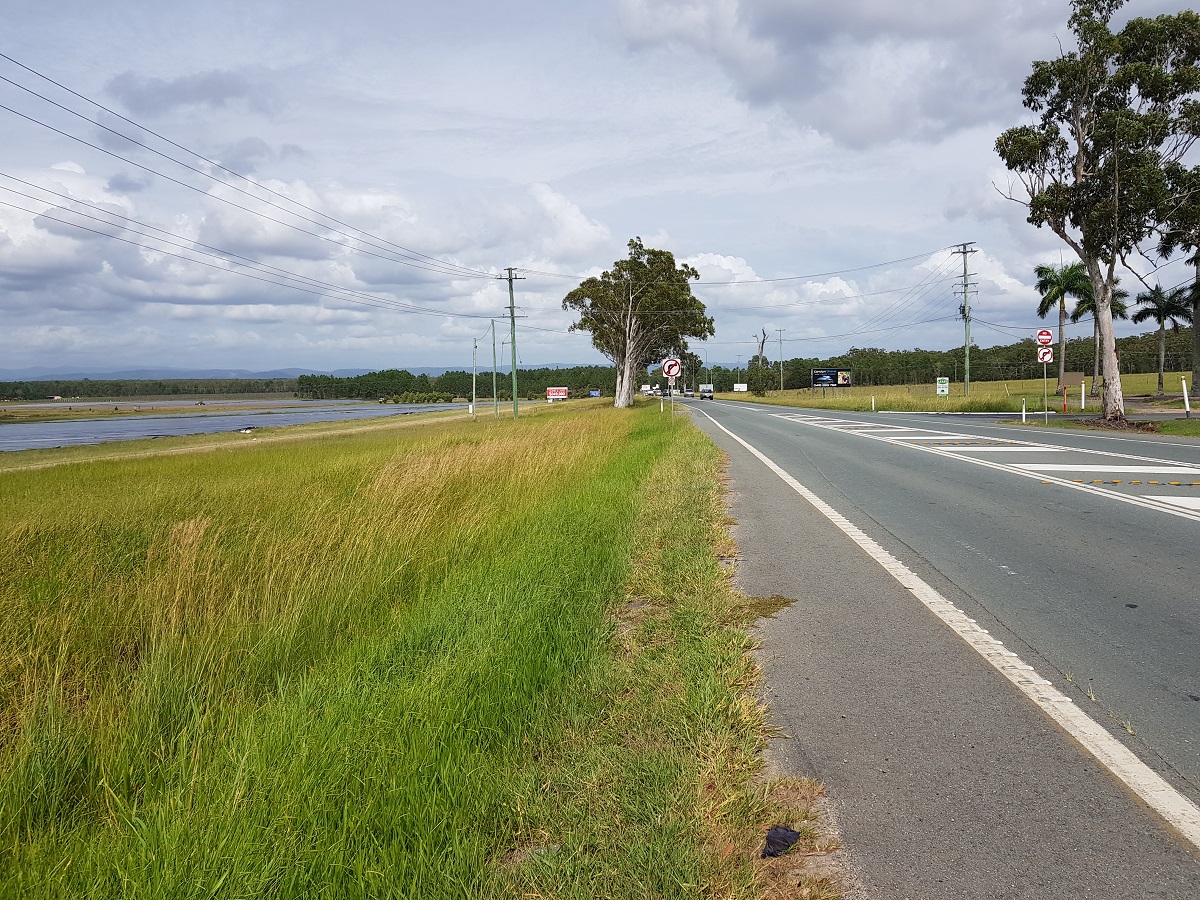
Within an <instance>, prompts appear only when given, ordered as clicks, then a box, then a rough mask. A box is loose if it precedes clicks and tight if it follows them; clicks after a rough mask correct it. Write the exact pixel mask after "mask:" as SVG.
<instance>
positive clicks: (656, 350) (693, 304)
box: [562, 237, 714, 407]
mask: <svg viewBox="0 0 1200 900" xmlns="http://www.w3.org/2000/svg"><path fill="white" fill-rule="evenodd" d="M628 246H629V257H628V258H627V259H619V260H617V261H616V262H614V263H613V265H612V268H611V269H609V270H608V271H606V272H604V273H603V274H601V275H600V276H599V277H593V278H588V279H586V280H585V281H583V282H582V283H581V284H580V285H579V287H577V288H575V290H573V291H571V292H570V293H569V294H567V296H566V297H565V298H563V302H562V306H563V309H572V310H575V311H576V312H577V313H579V321H578V322H575V323H574V324H572V325H571V331H586V332H589V333H590V334H591V336H592V345H593V346H594V347H595V348H596V349H597V350H599V351H600V352H601V353H603V354H604V355H605V356H607V357H608V358H609V359H611V360H612V361H613V365H615V366H616V369H617V387H616V392H615V399H614V400H613V405H614V406H616V407H626V406H632V405H633V396H634V386H635V384H636V375H637V373H638V372H645V371H646V367H647V366H649V365H650V364H651V363H653V362H657V361H658V360H661V359H662V358H663V357H665V356H666V355H667V354H668V353H673V352H685V351H686V350H687V346H688V345H687V339H688V338H697V339H698V340H704V339H705V338H707V337H711V336H712V335H713V333H714V332H713V320H712V319H711V318H710V317H709V316H706V315H705V314H704V312H705V311H704V304H703V303H701V302H700V301H699V300H698V299H697V298H696V297H695V296H693V295H692V286H691V282H692V281H693V280H694V279H696V278H699V277H700V273H699V272H697V271H696V270H695V269H694V268H692V267H691V266H689V265H688V264H687V263H684V264H682V265H679V266H677V265H676V264H675V257H674V255H673V254H671V253H670V252H669V251H667V250H655V249H652V248H650V247H646V246H644V245H643V244H642V239H641V238H640V237H635V238H633V239H632V240H630V241H629V245H628Z"/></svg>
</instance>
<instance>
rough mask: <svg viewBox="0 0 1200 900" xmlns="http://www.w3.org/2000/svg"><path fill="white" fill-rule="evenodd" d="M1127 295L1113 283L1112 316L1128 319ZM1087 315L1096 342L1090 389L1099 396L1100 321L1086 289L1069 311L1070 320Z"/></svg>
mask: <svg viewBox="0 0 1200 900" xmlns="http://www.w3.org/2000/svg"><path fill="white" fill-rule="evenodd" d="M1128 296H1129V291H1126V290H1122V289H1121V288H1119V287H1117V286H1116V282H1114V285H1113V295H1112V317H1113V319H1114V321H1115V320H1116V319H1128V318H1129V307H1127V306H1126V305H1125V299H1126V298H1127V297H1128ZM1087 316H1091V317H1092V336H1093V340H1094V341H1095V344H1096V356H1095V359H1094V361H1093V362H1092V390H1091V396H1093V397H1099V396H1100V323H1099V322H1097V321H1096V303H1095V299H1094V298H1093V296H1092V293H1091V291H1088V294H1087V296H1086V297H1080V298H1079V302H1078V303H1076V304H1075V309H1074V311H1073V312H1072V313H1071V322H1072V323H1074V322H1078V321H1079V320H1080V319H1083V318H1085V317H1087Z"/></svg>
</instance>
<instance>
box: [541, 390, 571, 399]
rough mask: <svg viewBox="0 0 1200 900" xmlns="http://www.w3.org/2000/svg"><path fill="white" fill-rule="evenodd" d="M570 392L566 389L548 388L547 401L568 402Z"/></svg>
mask: <svg viewBox="0 0 1200 900" xmlns="http://www.w3.org/2000/svg"><path fill="white" fill-rule="evenodd" d="M569 393H570V391H569V390H568V389H567V388H565V387H548V388H546V399H547V400H566V399H567V395H568V394H569Z"/></svg>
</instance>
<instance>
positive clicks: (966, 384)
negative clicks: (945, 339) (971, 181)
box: [954, 241, 979, 397]
mask: <svg viewBox="0 0 1200 900" xmlns="http://www.w3.org/2000/svg"><path fill="white" fill-rule="evenodd" d="M974 243H975V242H974V241H967V242H966V243H965V244H959V245H958V249H957V250H955V251H954V252H955V253H961V254H962V258H963V280H962V295H963V302H962V306H961V307H960V308H959V311H960V312H961V313H962V317H963V329H964V332H963V396H964V397H969V396H971V282H970V281H968V280H967V279H968V278H969V277H970V275H969V274H968V273H967V257H968V256H970V255H971V254H972V253H978V252H979V251H978V250H972V249H970V248H971V246H972V245H973V244H974Z"/></svg>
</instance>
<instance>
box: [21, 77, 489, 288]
mask: <svg viewBox="0 0 1200 900" xmlns="http://www.w3.org/2000/svg"><path fill="white" fill-rule="evenodd" d="M0 58H2V59H6V60H8V61H9V62H10V63H12V64H13V65H15V66H19V67H20V68H22V69H24V70H25V71H27V72H30V73H31V74H33V75H36V76H37V77H38V78H41V79H43V80H45V81H47V82H49V83H50V84H53V85H54V86H55V87H58V88H60V89H61V90H64V91H66V92H67V93H69V94H71V95H72V96H75V97H78V98H79V99H80V100H83V101H84V102H85V103H89V104H91V105H92V106H94V107H96V108H97V109H100V110H103V111H104V112H106V113H108V114H109V115H112V116H115V117H116V118H118V119H120V120H121V121H123V122H126V123H128V124H129V125H132V126H133V127H134V128H137V129H139V130H140V131H144V132H146V133H147V134H151V135H153V136H154V137H156V138H158V139H159V140H161V141H163V142H165V143H167V144H169V145H170V146H172V147H175V148H177V149H179V150H182V151H183V152H185V153H187V154H189V155H190V156H193V157H195V158H196V159H199V160H201V161H202V162H204V163H207V164H208V165H211V166H213V167H215V168H217V169H219V170H221V171H222V172H225V173H227V174H229V175H232V176H234V177H235V178H239V179H241V180H242V181H244V182H246V183H247V184H251V185H253V186H254V187H255V188H257V189H259V190H262V191H266V192H267V193H269V194H272V195H273V196H276V197H279V198H280V199H281V200H285V201H286V202H288V203H290V204H292V205H293V206H296V207H299V208H300V209H303V210H306V211H308V212H311V213H313V214H314V215H318V216H321V217H322V218H323V219H326V220H327V221H329V222H334V223H336V224H337V225H340V226H343V227H345V228H349V229H351V230H352V231H354V232H357V233H358V234H360V235H364V236H366V237H367V238H370V239H371V240H372V241H376V242H378V243H377V244H374V245H372V246H376V247H377V249H382V250H386V249H387V247H394V248H396V251H399V252H400V253H403V254H406V255H408V256H409V258H410V259H414V260H417V261H421V260H424V261H427V262H428V263H433V264H436V265H437V266H440V267H442V268H444V269H446V270H447V271H446V272H445V273H444V274H451V272H457V273H461V276H460V277H475V278H494V277H496V276H495V275H494V274H493V273H490V272H483V271H481V270H478V269H473V268H470V267H468V266H462V265H459V264H458V263H451V262H447V261H445V260H443V259H440V258H438V257H436V256H430V255H429V254H426V253H421V252H420V251H418V250H413V249H411V248H409V247H404V246H402V245H400V244H397V243H395V242H393V241H389V240H387V239H386V238H381V237H378V236H377V235H374V234H371V233H370V232H368V231H365V230H363V229H361V228H358V227H356V226H354V225H351V224H349V223H348V222H344V221H342V220H341V219H338V218H337V217H335V216H331V215H329V214H328V213H324V212H321V211H320V210H317V209H314V208H313V207H311V206H308V205H306V204H304V203H301V202H300V201H298V200H294V199H293V198H291V197H289V196H287V195H286V194H283V193H280V192H279V191H276V190H274V189H272V188H270V187H267V186H266V185H264V184H261V183H259V182H257V181H254V180H253V179H251V178H248V177H247V176H245V175H242V174H241V173H240V172H236V171H234V170H233V169H230V168H227V167H226V166H224V165H222V164H221V163H219V162H217V161H215V160H212V159H209V158H208V157H206V156H204V155H203V154H201V153H198V152H196V151H195V150H192V149H190V148H188V147H185V146H183V145H182V144H179V143H177V142H175V141H173V140H171V139H170V138H168V137H165V136H164V135H161V134H159V133H158V132H156V131H154V130H152V129H150V128H147V127H145V126H144V125H141V124H139V123H137V122H135V121H133V120H132V119H130V118H128V117H126V116H123V115H121V114H120V113H118V112H116V111H115V110H112V109H109V108H108V107H107V106H104V105H103V104H101V103H98V102H96V101H95V100H92V99H91V98H89V97H86V96H84V95H83V94H80V93H79V92H78V91H74V90H72V89H71V88H69V87H67V86H66V85H63V84H60V83H59V82H57V81H55V80H54V79H53V78H50V77H49V76H48V75H44V74H42V73H41V72H39V71H37V70H36V69H33V68H31V67H29V66H27V65H25V64H24V63H21V62H18V61H17V60H15V59H13V58H12V57H11V56H8V55H6V54H4V53H0ZM0 80H3V81H5V82H7V83H8V84H11V85H13V86H14V87H16V88H19V89H20V90H23V91H25V92H26V93H29V94H31V95H33V96H35V97H38V98H39V99H41V100H44V101H45V102H46V103H49V104H51V105H52V106H55V107H57V108H58V109H61V110H63V111H64V112H67V113H69V114H71V115H73V116H76V117H77V118H80V119H82V120H83V121H85V122H87V123H88V124H89V125H95V126H97V127H99V128H103V129H104V130H105V131H107V132H109V133H110V134H113V135H116V136H117V137H119V138H121V139H122V140H126V141H129V142H130V143H132V144H135V145H137V146H139V147H142V148H143V149H145V150H148V151H150V152H151V153H153V154H155V155H156V156H160V157H162V158H163V159H165V160H168V161H169V162H173V163H175V164H176V165H178V166H182V167H183V168H185V169H188V170H189V171H191V172H195V173H196V174H198V175H201V176H203V177H205V178H208V179H210V180H212V181H215V182H217V183H218V184H222V185H225V186H226V187H229V188H231V189H232V190H235V191H238V193H241V194H244V195H245V196H247V197H250V198H251V199H254V200H257V201H259V202H260V203H266V204H267V205H269V206H273V207H275V208H276V209H279V210H281V211H282V212H287V213H288V214H289V215H295V216H298V217H299V218H300V219H302V220H304V221H306V222H310V223H312V224H314V225H319V226H321V227H323V228H328V227H329V226H328V225H327V224H326V223H325V222H319V221H316V220H314V219H310V218H308V217H307V216H302V215H299V214H298V213H296V212H294V211H293V210H289V209H286V208H285V207H283V206H280V205H279V204H277V203H274V202H272V201H270V200H267V199H266V198H263V197H259V196H257V195H255V194H252V193H250V192H248V191H245V190H242V189H241V188H238V187H235V186H234V185H231V184H229V183H228V182H226V181H222V180H221V179H219V178H217V177H216V176H214V175H213V174H212V173H210V172H205V171H204V170H203V169H198V168H196V167H195V166H191V165H189V164H187V163H185V162H183V161H181V160H178V159H175V158H174V157H172V156H168V155H167V154H165V153H163V152H161V151H160V150H156V149H155V148H153V147H151V146H149V145H147V144H145V143H143V142H141V141H138V140H135V139H134V138H131V137H129V135H126V134H122V133H121V132H119V131H116V130H115V129H112V128H109V127H108V126H107V125H104V124H103V123H101V122H97V121H94V120H92V119H89V118H88V117H87V116H84V115H83V114H82V113H80V112H78V111H76V110H73V109H71V108H70V107H67V106H64V105H63V104H61V103H58V102H57V101H55V100H52V99H50V98H49V97H47V96H45V95H44V94H40V93H38V92H37V91H35V90H33V89H32V88H30V87H27V86H26V85H23V84H20V83H19V82H16V81H13V80H12V79H11V78H7V77H5V76H3V75H0ZM10 112H13V110H10ZM17 114H18V115H21V114H20V113H17ZM26 118H29V117H26ZM31 121H35V122H37V124H41V125H43V126H45V123H43V122H40V121H38V120H36V119H32V120H31ZM46 127H49V126H46ZM60 133H61V132H60ZM66 136H67V137H71V136H70V135H66ZM91 146H95V145H91ZM97 149H101V148H97ZM118 158H119V159H123V157H118ZM125 161H126V162H129V161H128V160H125ZM133 165H137V164H136V163H133ZM143 168H145V167H143ZM148 171H154V170H148ZM155 174H159V175H160V176H162V173H158V172H155ZM162 177H167V176H162ZM248 212H254V211H253V210H248ZM254 214H255V215H261V213H254ZM272 221H275V220H272ZM334 230H335V231H337V230H336V229H334ZM337 233H341V234H343V235H344V236H345V237H348V238H351V239H353V235H350V234H345V232H337ZM378 244H384V245H387V247H379V246H378ZM389 252H395V251H389ZM397 261H399V260H397Z"/></svg>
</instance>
